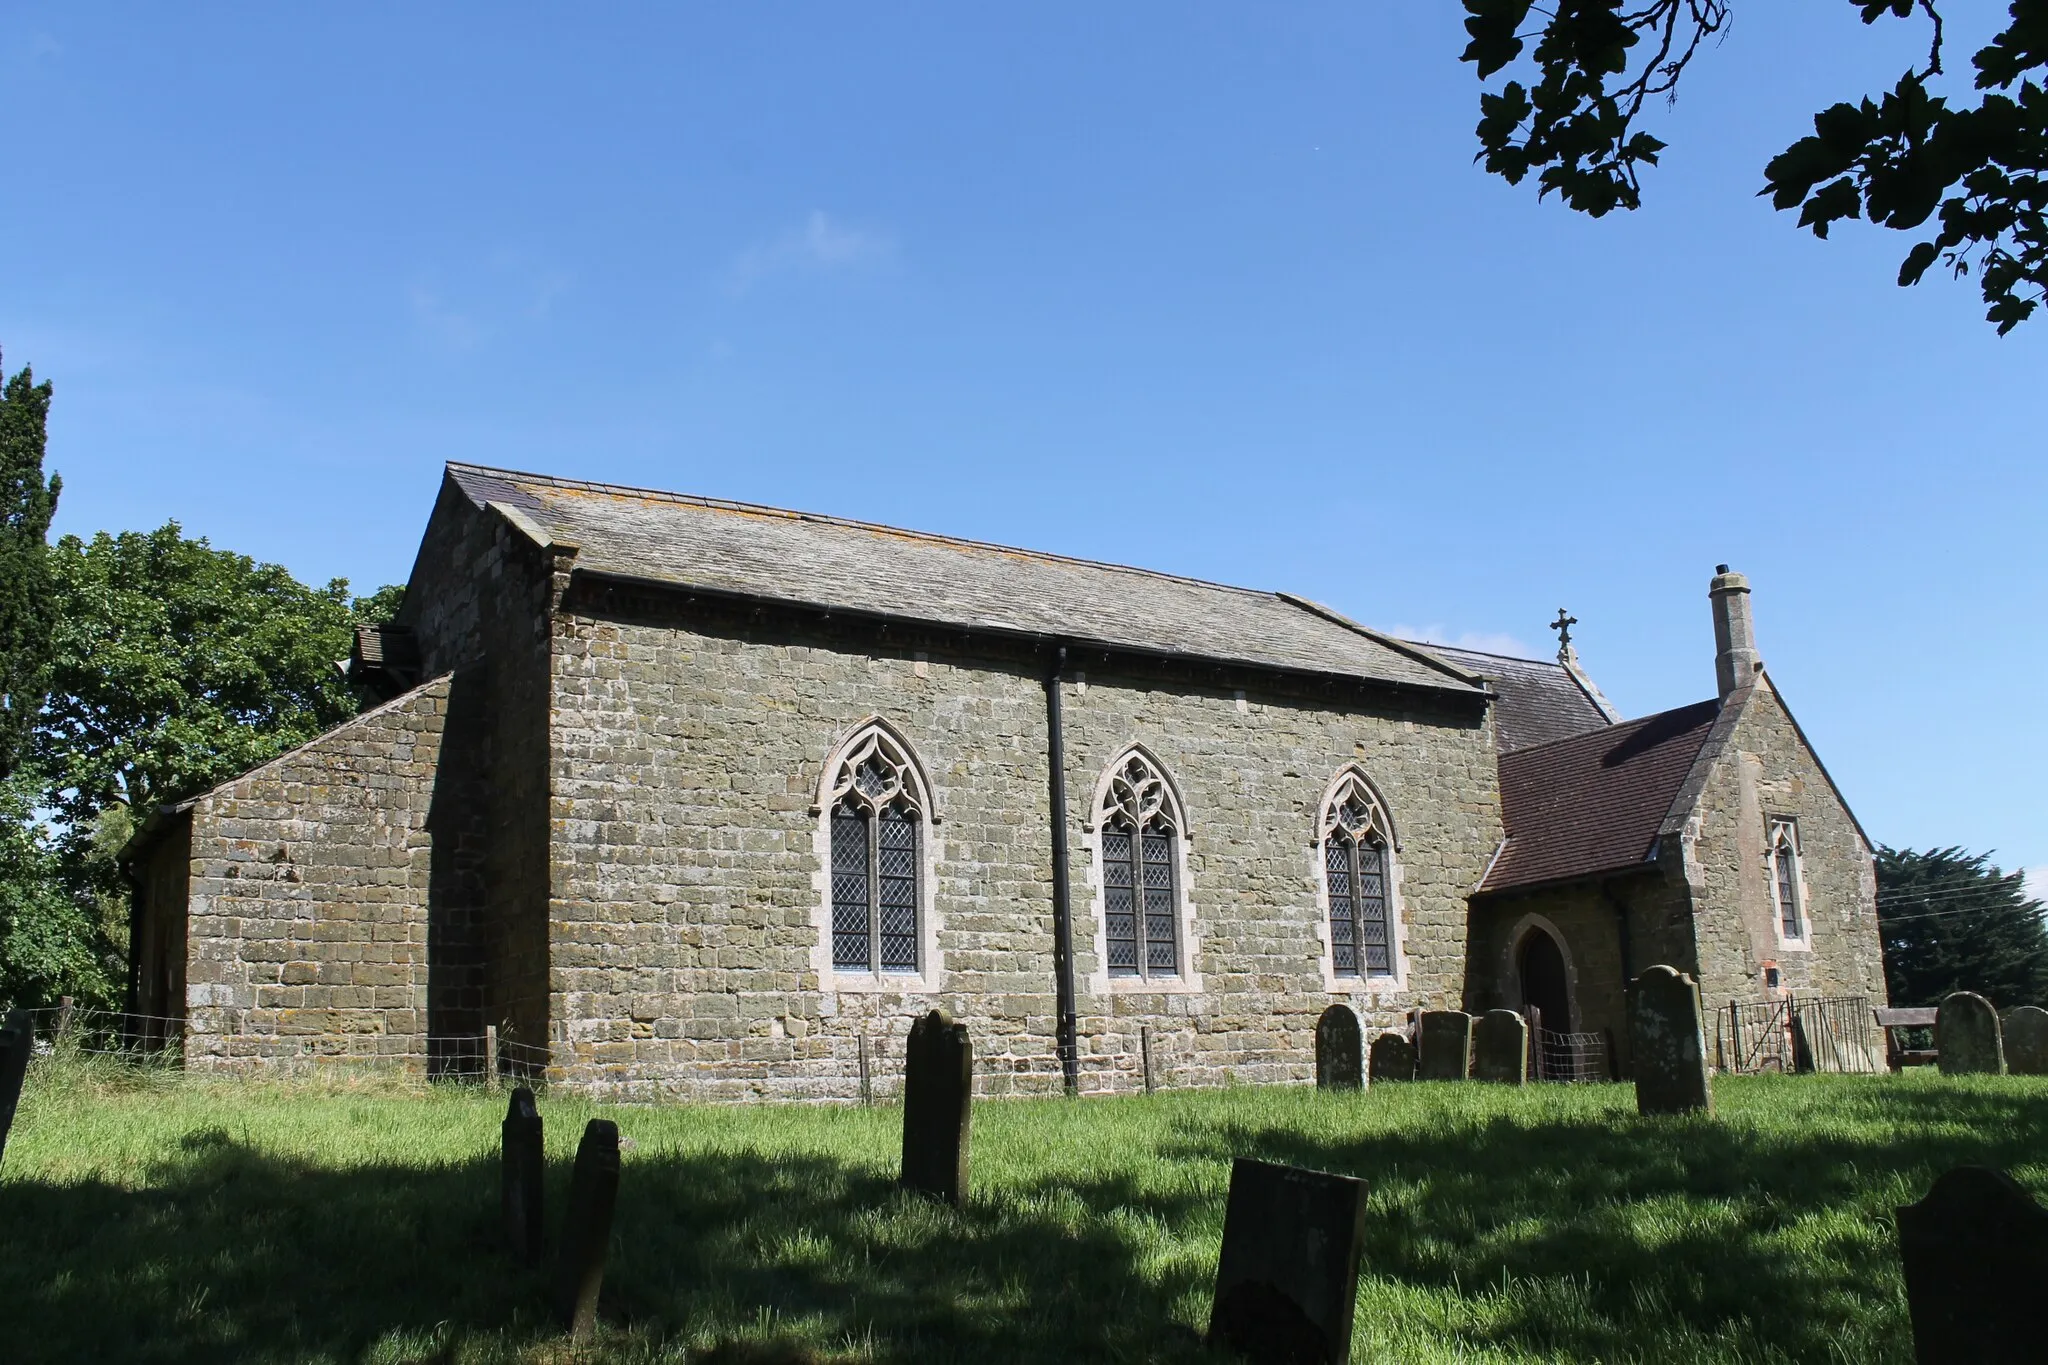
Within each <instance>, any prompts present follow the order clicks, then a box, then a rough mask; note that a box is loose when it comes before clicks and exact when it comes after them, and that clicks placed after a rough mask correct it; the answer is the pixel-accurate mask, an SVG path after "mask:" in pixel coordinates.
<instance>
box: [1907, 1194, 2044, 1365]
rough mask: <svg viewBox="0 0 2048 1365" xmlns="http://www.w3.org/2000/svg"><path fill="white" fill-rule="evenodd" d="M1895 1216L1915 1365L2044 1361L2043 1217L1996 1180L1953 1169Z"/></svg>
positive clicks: (2041, 1211)
mask: <svg viewBox="0 0 2048 1365" xmlns="http://www.w3.org/2000/svg"><path fill="white" fill-rule="evenodd" d="M1898 1215H1899V1259H1900V1261H1901V1262H1902V1263H1903V1265H1904V1269H1905V1273H1906V1306H1907V1308H1908V1310H1909V1311H1910V1312H1911V1314H1912V1317H1913V1358H1914V1359H1915V1360H1916V1361H1918V1362H1919V1365H2020V1362H2022V1361H2029V1362H2031V1361H2039V1360H2040V1359H2042V1357H2043V1355H2044V1354H2048V1294H2043V1293H2042V1292H2041V1287H2042V1286H2043V1285H2044V1284H2048V1210H2044V1209H2042V1207H2041V1206H2040V1205H2039V1204H2037V1203H2035V1202H2034V1200H2033V1199H2032V1198H2031V1197H2030V1196H2029V1195H2028V1194H2027V1192H2026V1191H2025V1190H2023V1189H2021V1188H2020V1187H2019V1186H2018V1185H2015V1184H2014V1183H2013V1182H2012V1181H2011V1180H2010V1179H2008V1178H2007V1177H2006V1175H2005V1173H2004V1172H2002V1171H1994V1170H1991V1169H1990V1168H1989V1167H1985V1166H1958V1167H1957V1168H1956V1169H1955V1170H1952V1171H1950V1172H1948V1173H1947V1174H1946V1175H1944V1176H1942V1177H1941V1178H1940V1179H1939V1180H1936V1181H1935V1182H1934V1188H1932V1189H1930V1190H1929V1191H1928V1192H1927V1197H1926V1198H1925V1199H1922V1200H1921V1201H1920V1202H1919V1203H1917V1204H1908V1205H1906V1206H1905V1207H1904V1208H1902V1209H1900V1210H1899V1211H1898Z"/></svg>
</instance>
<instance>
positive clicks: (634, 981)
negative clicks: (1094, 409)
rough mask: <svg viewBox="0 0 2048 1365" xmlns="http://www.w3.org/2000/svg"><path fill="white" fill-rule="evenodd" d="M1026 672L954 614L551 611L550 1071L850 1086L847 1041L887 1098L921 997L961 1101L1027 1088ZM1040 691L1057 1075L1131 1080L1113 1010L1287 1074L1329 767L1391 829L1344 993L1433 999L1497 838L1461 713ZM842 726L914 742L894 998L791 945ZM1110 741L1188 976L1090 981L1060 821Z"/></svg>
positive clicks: (798, 1091)
mask: <svg viewBox="0 0 2048 1365" xmlns="http://www.w3.org/2000/svg"><path fill="white" fill-rule="evenodd" d="M628 608H630V609H628ZM1042 667H1043V663H1042V661H1040V660H1039V659H1037V658H1035V657H1033V656H1031V655H1030V654H1028V653H1022V652H1019V653H1016V654H1013V655H1007V656H1006V655H1005V654H1004V653H1003V651H1002V650H1001V649H999V648H997V647H995V646H991V645H986V644H980V643H972V642H968V641H964V640H962V639H961V638H960V637H958V636H957V635H955V636H951V637H949V638H933V639H923V638H920V637H917V636H915V635H914V634H905V633H904V632H902V631H901V630H896V631H894V632H893V633H890V632H887V631H885V630H884V628H881V627H877V626H873V625H865V624H857V623H844V624H841V623H833V622H827V623H817V622H811V623H800V622H796V621H793V620H782V621H778V620H777V619H775V618H773V617H766V618H764V617H763V616H762V614H761V613H758V612H754V613H751V614H750V613H748V612H747V611H745V610H743V609H734V610H732V611H727V612H725V613H724V614H723V615H721V614H720V612H719V611H714V610H712V609H710V608H709V607H703V608H699V609H695V610H692V609H688V608H685V607H683V606H681V605H679V604H677V603H676V602H675V601H674V600H673V595H660V594H651V595H647V596H645V597H644V598H642V599H641V600H639V601H638V602H636V603H631V604H627V607H614V608H608V609H607V610H606V611H605V612H604V613H603V614H597V613H596V612H595V611H594V610H593V609H592V608H590V607H589V606H587V605H586V606H584V607H582V608H580V609H579V610H577V611H576V612H574V613H569V612H565V613H564V614H563V615H562V616H560V617H558V618H557V622H556V638H555V651H554V671H555V680H556V682H555V724H554V731H553V733H554V754H553V770H552V771H553V776H552V792H553V795H552V805H553V813H554V815H553V824H554V867H553V903H552V908H551V913H550V920H551V923H552V926H553V934H554V941H553V946H552V986H553V995H554V1001H553V1006H552V1009H551V1016H552V1018H553V1020H554V1027H555V1030H556V1036H557V1043H556V1052H555V1060H556V1066H557V1071H556V1074H557V1075H559V1076H560V1077H561V1078H562V1079H564V1080H566V1081H568V1082H570V1083H571V1084H577V1085H581V1086H586V1087H590V1088H595V1089H599V1090H603V1091H607V1092H611V1093H616V1094H625V1095H632V1096H639V1097H652V1096H655V1095H672V1096H687V1097H692V1098H743V1097H747V1096H756V1095H762V1096H778V1097H787V1098H839V1099H846V1098H851V1097H853V1096H854V1095H855V1094H856V1087H857V1084H858V1081H857V1073H858V1060H857V1059H858V1055H859V1050H860V1046H861V1040H862V1039H863V1038H865V1039H866V1040H867V1042H868V1047H869V1055H870V1059H871V1065H872V1066H873V1068H874V1073H875V1076H876V1089H877V1091H878V1092H879V1093H884V1094H886V1093H888V1092H889V1091H890V1090H891V1089H892V1088H893V1087H894V1086H895V1085H896V1084H898V1079H897V1078H899V1077H900V1074H901V1065H902V1040H903V1037H904V1034H905V1033H906V1031H907V1028H908V1025H909V1022H910V1020H911V1019H912V1018H913V1017H914V1016H915V1015H916V1014H917V1013H919V1012H921V1011H922V1010H924V1009H926V1008H929V1007H930V1006H932V1005H934V1004H942V1005H944V1006H946V1007H947V1008H950V1009H952V1010H953V1011H954V1012H955V1013H956V1015H958V1016H959V1017H961V1018H962V1019H964V1020H965V1021H966V1022H967V1023H968V1025H969V1026H970V1027H971V1028H972V1030H973V1034H974V1039H975V1051H976V1071H977V1088H978V1089H979V1090H980V1091H981V1092H982V1093H984V1094H1004V1093H1016V1092H1039V1093H1043V1092H1047V1091H1052V1090H1056V1089H1057V1088H1058V1086H1059V1084H1060V1073H1059V1066H1058V1062H1057V1059H1056V1055H1055V1050H1054V1032H1055V1029H1054V1005H1053V1000H1054V996H1053V985H1054V977H1053V960H1052V899H1051V882H1050V865H1051V839H1050V831H1049V828H1048V826H1049V809H1050V794H1049V785H1050V784H1049V780H1048V775H1047V771H1046V757H1047V722H1046V708H1045V696H1044V690H1043V684H1042V674H1041V672H1040V669H1042ZM1069 677H1070V678H1071V677H1073V675H1072V674H1071V673H1070V674H1069ZM1353 690H1354V691H1355V690H1356V689H1353ZM1063 698H1064V705H1065V711H1066V744H1067V755H1068V764H1067V772H1066V774H1065V785H1066V791H1067V801H1068V804H1069V815H1070V830H1069V838H1070V841H1071V851H1072V867H1071V870H1070V875H1071V885H1072V890H1073V909H1074V920H1075V939H1076V948H1077V962H1076V977H1077V982H1078V984H1079V986H1080V989H1081V992H1082V994H1081V998H1080V1000H1079V1013H1080V1016H1081V1018H1080V1034H1081V1052H1082V1059H1083V1088H1084V1090H1089V1091H1101V1090H1112V1089H1118V1090H1129V1089H1135V1088H1137V1087H1138V1086H1139V1085H1140V1084H1141V1080H1140V1078H1139V1075H1138V1072H1137V1053H1138V1050H1139V1049H1138V1040H1137V1036H1136V1035H1137V1030H1138V1025H1139V1024H1140V1023H1141V1022H1145V1023H1150V1024H1151V1026H1152V1028H1153V1044H1154V1057H1155V1074H1156V1075H1157V1076H1158V1078H1159V1079H1160V1081H1161V1082H1162V1083H1165V1084H1175V1085H1188V1084H1216V1083H1220V1082H1221V1081H1222V1080H1224V1079H1225V1078H1226V1077H1229V1076H1237V1077H1239V1078H1241V1079H1244V1080H1247V1081H1283V1080H1294V1081H1299V1080H1305V1079H1307V1078H1309V1077H1310V1076H1311V1074H1312V1059H1313V1026H1314V1021H1315V1018H1316V1015H1317V1014H1318V1013H1319V1012H1320V1011H1321V1010H1322V1009H1323V1008H1324V1007H1325V1006H1326V1005H1327V1004H1328V1003H1329V1002H1330V1001H1331V1000H1332V999H1333V998H1344V997H1341V996H1339V995H1333V994H1332V993H1331V992H1330V991H1328V990H1326V989H1325V981H1324V973H1323V968H1322V967H1321V965H1320V964H1321V953H1322V951H1323V950H1322V946H1321V940H1320V937H1319V934H1318V914H1319V912H1318V910H1317V897H1316V890H1315V881H1314V875H1313V873H1314V861H1313V858H1314V854H1313V840H1314V837H1315V834H1314V830H1313V822H1314V820H1315V816H1316V807H1317V805H1318V804H1319V802H1320V799H1321V797H1322V795H1323V792H1324V790H1325V788H1326V787H1327V786H1328V785H1329V783H1330V781H1331V780H1332V778H1333V777H1334V776H1335V775H1336V773H1337V772H1338V770H1339V768H1340V767H1341V766H1342V765H1343V764H1345V763H1346V762H1349V761H1353V760H1356V761H1358V762H1361V763H1362V764H1363V765H1364V766H1365V768H1366V770H1367V771H1368V773H1369V774H1370V776H1371V778H1372V780H1373V781H1374V782H1375V783H1377V784H1378V785H1379V788H1380V790H1381V792H1382V793H1383V794H1384V796H1385V797H1386V799H1387V802H1388V804H1389V806H1390V807H1391V808H1392V811H1393V814H1394V818H1395V820H1396V821H1397V822H1398V823H1399V827H1400V833H1401V838H1402V850H1401V854H1400V866H1401V869H1402V874H1401V881H1400V895H1401V900H1402V902H1403V907H1404V911H1405V922H1406V952H1407V954H1408V959H1409V968H1408V971H1409V975H1408V977H1407V979H1406V981H1405V983H1404V988H1403V989H1401V990H1399V991H1397V992H1392V993H1389V994H1386V995H1384V996H1381V997H1378V998H1376V999H1375V1000H1373V1001H1370V1002H1368V1004H1367V1006H1366V1009H1367V1015H1368V1022H1369V1023H1391V1022H1393V1021H1394V1020H1395V1019H1397V1018H1398V1017H1399V1016H1400V1015H1402V1014H1403V1013H1405V1011H1406V1010H1407V1009H1409V1008H1411V1007H1412V1006H1413V1005H1414V1004H1415V1003H1417V1002H1420V1001H1427V1002H1429V1003H1432V1004H1434V1003H1438V1002H1440V1001H1443V1000H1446V999H1450V998H1453V997H1454V996H1455V994H1456V992H1457V991H1458V989H1459V984H1460V980H1461V977H1462V974H1463V970H1464V956H1463V936H1464V914H1465V896H1466V894H1467V893H1468V892H1469V891H1470V889H1471V887H1472V886H1473V885H1474V884H1475V883H1476V882H1477V881H1478V879H1479V876H1480V873H1481V871H1482V870H1483V868H1484V866H1485V863H1486V859H1487V858H1488V857H1489V856H1490V855H1491V853H1492V851H1493V849H1494V847H1495V845H1496V843H1497V842H1498V840H1499V838H1500V821H1499V813H1498V799H1497V792H1496V779H1495V770H1494V760H1493V750H1492V737H1491V730H1490V727H1489V725H1488V724H1487V723H1486V722H1485V721H1484V719H1483V718H1482V717H1481V716H1480V715H1478V714H1477V713H1476V709H1471V710H1467V711H1465V712H1464V713H1463V714H1460V715H1445V714H1432V713H1429V712H1426V711H1423V710H1420V709H1417V710H1404V709H1402V708H1401V707H1399V706H1392V705H1388V704H1386V703H1385V702H1384V701H1379V702H1373V703H1370V704H1365V703H1360V702H1358V701H1356V700H1338V701H1317V700H1314V699H1306V698H1303V697H1299V696H1287V695H1282V694H1280V693H1279V692H1277V691H1270V690H1268V691H1262V690H1259V688H1258V687H1257V686H1256V685H1254V686H1252V687H1248V688H1247V689H1244V695H1242V696H1240V695H1239V690H1238V689H1236V688H1229V689H1224V688H1218V687H1215V686H1206V685H1196V684H1194V683H1191V682H1188V681H1186V680H1183V681H1179V682H1172V681H1168V680H1166V679H1164V678H1159V677H1154V678H1150V679H1148V678H1146V677H1144V676H1140V675H1136V674H1127V675H1125V676H1121V677H1119V678H1116V679H1114V680H1112V679H1110V678H1108V677H1105V676H1097V675H1095V674H1089V675H1088V676H1087V677H1086V682H1085V686H1084V685H1083V684H1082V683H1081V682H1080V680H1079V679H1075V680H1074V681H1071V682H1069V683H1067V684H1066V685H1065V687H1064V690H1063ZM1424 704H1426V703H1418V704H1417V705H1418V706H1420V705H1424ZM871 716H880V717H883V718H885V719H887V720H888V721H890V722H891V723H892V724H893V725H895V726H896V728H897V729H898V730H899V731H900V732H901V733H902V734H903V735H904V736H905V737H907V738H908V740H909V741H910V743H911V744H912V745H913V746H914V747H915V749H916V752H917V756H918V757H919V758H920V759H921V761H922V763H923V765H924V768H925V770H926V772H927V773H928V775H929V777H930V780H931V783H932V787H933V796H934V804H935V806H936V814H937V817H938V824H937V826H936V827H935V829H934V831H933V834H934V836H935V839H934V843H935V847H934V848H933V849H932V855H933V857H932V864H931V868H932V872H933V873H934V874H935V875H934V878H933V891H934V896H933V904H932V909H933V914H934V919H935V923H936V936H935V942H936V948H937V955H938V959H939V961H938V962H937V963H936V964H932V965H933V966H935V967H936V970H935V971H934V972H933V974H932V977H933V979H932V980H930V981H928V982H926V983H925V985H926V989H924V990H921V991H916V992H911V991H904V992H898V991H894V990H888V991H878V990H875V989H873V988H872V987H870V988H869V989H850V988H843V986H842V983H841V982H839V981H837V980H824V981H821V979H820V973H819V970H818V968H817V965H816V957H815V954H816V951H817V948H818V944H819V928H818V924H817V920H818V917H819V913H820V898H821V896H822V894H823V882H822V879H821V877H820V876H819V872H820V869H819V865H818V856H819V850H818V846H817V845H818V839H819V814H818V811H817V809H816V803H817V799H818V789H819V786H820V783H821V780H822V778H823V767H824V764H825V761H826V758H827V755H828V754H829V752H830V751H831V750H832V749H833V747H834V745H835V743H836V742H837V741H838V740H840V739H841V738H842V736H844V735H845V734H846V733H848V732H849V730H851V729H852V728H853V727H855V726H856V725H858V724H859V723H860V722H862V721H864V720H866V719H867V718H869V717H871ZM1133 741H1136V742H1141V743H1143V744H1144V745H1146V746H1147V748H1148V749H1149V750H1150V751H1151V752H1152V753H1153V754H1154V755H1155V756H1157V758H1158V759H1159V760H1160V761H1161V762H1162V763H1163V764H1164V765H1165V766H1166V768H1167V769H1168V770H1169V772H1170V774H1171V776H1172V777H1173V778H1174V779H1175V781H1176V782H1177V783H1178V784H1179V789H1180V791H1181V793H1182V795H1183V797H1184V798H1185V803H1186V807H1187V818H1188V819H1189V821H1190V823H1191V833H1192V839H1191V842H1190V846H1189V849H1188V853H1187V860H1186V871H1187V874H1188V878H1189V886H1188V889H1189V892H1190V898H1191V901H1192V905H1193V913H1194V918H1195V921H1196V934H1197V937H1196V939H1195V940H1194V944H1193V961H1192V963H1191V964H1190V965H1191V966H1192V967H1193V969H1194V972H1195V973H1198V974H1199V976H1200V979H1201V990H1200V991H1199V992H1194V993H1191V992H1187V991H1179V992H1173V991H1148V992H1146V993H1143V994H1137V993H1128V992H1124V991H1121V990H1117V991H1102V990H1099V989H1092V988H1091V980H1090V978H1091V976H1093V975H1094V974H1095V973H1096V971H1097V968H1098V964H1097V961H1096V948H1095V933H1094V924H1095V915H1096V902H1095V896H1094V892H1093V889H1092V886H1091V882H1092V878H1093V875H1094V872H1093V850H1092V844H1091V842H1090V839H1089V837H1088V834H1087V833H1086V831H1084V829H1083V825H1084V824H1085V823H1086V822H1087V821H1088V819H1089V813H1090V807H1091V802H1092V798H1093V795H1094V791H1095V788H1096V784H1097V780H1098V778H1099V776H1100V770H1101V767H1102V765H1104V764H1105V763H1107V762H1108V761H1109V760H1110V759H1111V758H1112V757H1113V756H1114V755H1115V754H1116V753H1117V752H1119V751H1121V749H1122V748H1123V747H1124V746H1125V745H1126V744H1129V743H1131V742H1133ZM827 975H828V977H829V975H830V974H829V973H827Z"/></svg>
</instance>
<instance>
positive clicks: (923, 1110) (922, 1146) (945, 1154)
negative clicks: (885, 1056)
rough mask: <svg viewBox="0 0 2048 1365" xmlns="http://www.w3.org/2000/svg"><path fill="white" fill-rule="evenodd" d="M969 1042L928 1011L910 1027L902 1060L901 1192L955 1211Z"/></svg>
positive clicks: (960, 1193)
mask: <svg viewBox="0 0 2048 1365" xmlns="http://www.w3.org/2000/svg"><path fill="white" fill-rule="evenodd" d="M973 1104H974V1044H973V1041H972V1040H971V1039H969V1038H968V1036H967V1025H965V1024H956V1023H954V1022H953V1016H952V1015H950V1014H948V1013H947V1012H946V1011H944V1010H933V1011H932V1012H931V1013H929V1014H927V1015H925V1016H924V1017H923V1018H922V1019H919V1020H918V1021H917V1022H916V1023H914V1024H912V1025H911V1026H910V1042H909V1044H908V1046H907V1047H906V1048H905V1049H904V1057H903V1177H902V1184H903V1188H905V1189H907V1190H916V1191H918V1192H919V1193H921V1194H928V1195H931V1196H932V1197H934V1198H936V1199H943V1200H945V1201H946V1202H947V1203H948V1204H952V1205H954V1206H955V1207H958V1206H959V1205H960V1204H962V1203H964V1202H965V1201H966V1199H967V1166H968V1161H967V1158H968V1125H969V1123H970V1122H971V1121H972V1119H973Z"/></svg>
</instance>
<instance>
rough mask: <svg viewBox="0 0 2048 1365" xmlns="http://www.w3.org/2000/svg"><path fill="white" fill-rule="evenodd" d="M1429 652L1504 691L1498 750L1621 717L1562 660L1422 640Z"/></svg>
mask: <svg viewBox="0 0 2048 1365" xmlns="http://www.w3.org/2000/svg"><path fill="white" fill-rule="evenodd" d="M1423 648H1425V649H1427V650H1428V651H1429V652H1430V653H1432V654H1434V655H1436V656H1437V657H1438V658H1440V659H1446V660H1448V661H1450V662H1451V663H1454V664H1456V665H1458V667H1460V668H1469V669H1470V670H1472V671H1473V672H1474V673H1477V674H1479V675H1480V676H1481V677H1483V678H1485V679H1486V680H1487V681H1488V682H1490V683H1492V684H1493V690H1494V691H1495V692H1497V693H1499V694H1500V700H1499V701H1497V702H1495V703H1494V707H1493V715H1494V729H1495V732H1496V733H1497V734H1498V736H1499V744H1500V751H1501V752H1502V753H1510V752H1512V751H1513V750H1516V749H1526V748H1528V747H1530V746H1531V745H1534V744H1548V743H1549V742H1550V741H1551V740H1554V739H1566V738H1568V737H1570V736H1572V735H1580V734H1584V733H1585V732H1586V731H1588V730H1597V729H1600V728H1602V727H1604V726H1606V725H1609V724H1611V723H1612V722H1614V721H1617V720H1619V719H1621V717H1620V716H1619V715H1617V714H1615V713H1613V712H1612V711H1610V710H1608V709H1607V708H1605V707H1604V706H1603V705H1602V703H1603V702H1604V701H1605V700H1606V699H1605V698H1603V697H1601V696H1600V695H1599V691H1598V689H1597V688H1593V687H1592V686H1591V684H1590V683H1589V682H1587V681H1585V680H1583V679H1581V678H1579V677H1576V676H1574V675H1573V673H1572V671H1571V670H1570V669H1568V668H1566V667H1565V666H1564V665H1563V664H1558V663H1548V662H1544V661H1541V660H1537V659H1517V658H1514V657H1512V656H1510V655H1506V654H1482V653H1480V652H1479V651H1478V650H1476V649H1453V648H1451V647H1450V646H1449V645H1424V646H1423Z"/></svg>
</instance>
